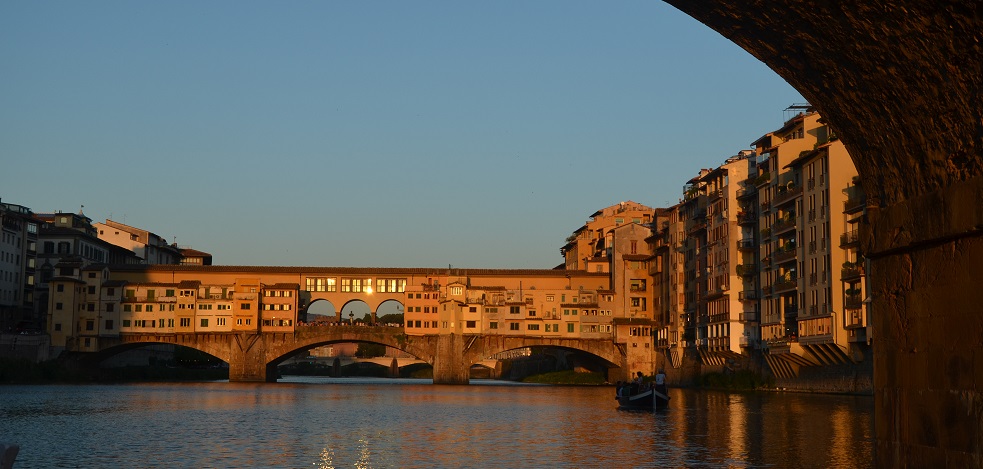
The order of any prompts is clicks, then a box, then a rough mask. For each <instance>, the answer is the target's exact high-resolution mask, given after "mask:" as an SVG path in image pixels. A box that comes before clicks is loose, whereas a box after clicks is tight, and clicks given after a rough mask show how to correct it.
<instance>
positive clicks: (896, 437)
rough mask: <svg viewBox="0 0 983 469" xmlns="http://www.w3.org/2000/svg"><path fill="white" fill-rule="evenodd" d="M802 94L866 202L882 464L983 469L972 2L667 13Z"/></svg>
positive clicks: (714, 2)
mask: <svg viewBox="0 0 983 469" xmlns="http://www.w3.org/2000/svg"><path fill="white" fill-rule="evenodd" d="M665 1H666V3H669V4H671V5H673V6H675V7H676V8H678V9H679V10H681V11H683V12H685V13H687V14H689V15H690V16H692V17H693V18H695V19H696V20H698V21H700V22H702V23H704V24H705V25H707V26H709V27H710V28H712V29H714V30H715V31H717V32H718V33H720V34H721V35H723V36H724V37H726V38H727V39H729V40H731V41H732V42H734V43H735V44H737V45H738V46H740V47H742V48H743V49H745V50H746V51H748V52H749V53H750V54H751V55H753V56H755V57H756V58H758V59H759V60H761V61H762V62H764V63H765V64H766V65H768V66H769V67H770V68H771V69H772V70H774V71H775V72H776V73H778V74H779V75H780V76H781V77H783V78H784V79H785V80H786V81H788V83H789V84H791V85H792V86H793V87H795V88H796V89H797V90H798V91H799V92H800V93H802V95H803V96H804V97H805V98H806V99H808V100H809V102H810V103H811V104H812V105H813V106H815V107H816V108H817V109H818V110H819V112H820V113H821V114H822V116H823V117H824V118H825V119H827V120H828V122H829V123H830V124H831V126H832V127H833V128H835V129H836V130H837V132H838V134H839V135H840V136H841V139H842V140H843V143H844V145H845V146H846V148H847V149H848V150H849V152H850V155H851V157H852V158H853V160H854V162H855V164H856V167H857V170H858V172H859V174H860V177H861V180H862V183H863V186H864V190H865V192H866V193H867V196H868V226H867V227H866V230H865V231H866V232H865V233H863V234H862V237H863V238H864V241H863V244H864V252H865V255H866V257H867V258H868V259H870V260H871V264H870V272H869V273H868V279H869V282H870V284H869V287H870V288H869V291H870V293H871V299H872V302H871V304H870V314H871V323H872V336H873V339H874V341H875V343H874V348H873V351H874V394H875V395H874V398H875V408H876V412H875V425H876V427H877V432H876V449H875V453H876V454H877V458H878V459H877V461H876V462H877V465H878V466H881V467H897V466H902V465H905V464H906V463H908V462H910V461H918V463H917V464H918V465H926V466H930V465H946V464H949V465H952V464H953V462H954V461H959V463H955V464H956V465H966V466H979V465H983V380H981V379H979V377H978V376H979V372H978V371H979V366H976V367H975V369H976V371H973V369H974V367H972V366H968V364H970V363H976V364H979V363H980V362H981V358H980V357H983V344H981V343H980V341H979V340H978V338H979V337H981V336H983V321H981V320H980V315H981V313H980V309H979V307H978V305H977V304H975V302H974V300H973V298H972V295H966V292H970V291H974V289H975V288H976V285H975V282H974V281H973V280H974V279H979V278H983V262H980V260H981V259H983V202H981V201H983V14H981V10H980V5H979V2H978V1H976V0H900V1H895V0H851V1H846V2H839V3H836V4H827V3H821V2H802V1H795V0H786V1H779V2H762V1H757V0H754V1H752V0H736V1H735V0H665Z"/></svg>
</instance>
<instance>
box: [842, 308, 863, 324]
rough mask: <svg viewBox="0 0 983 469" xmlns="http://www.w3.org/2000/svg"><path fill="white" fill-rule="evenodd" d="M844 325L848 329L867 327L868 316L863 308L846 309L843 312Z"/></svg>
mask: <svg viewBox="0 0 983 469" xmlns="http://www.w3.org/2000/svg"><path fill="white" fill-rule="evenodd" d="M843 327H844V328H846V329H856V328H859V327H867V317H866V315H864V310H863V308H848V309H846V310H845V311H844V312H843Z"/></svg>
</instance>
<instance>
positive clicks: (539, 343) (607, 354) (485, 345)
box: [465, 335, 629, 382]
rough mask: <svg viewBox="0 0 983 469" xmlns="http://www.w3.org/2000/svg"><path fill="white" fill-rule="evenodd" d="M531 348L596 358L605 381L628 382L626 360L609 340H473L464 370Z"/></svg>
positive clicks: (487, 337)
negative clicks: (598, 360)
mask: <svg viewBox="0 0 983 469" xmlns="http://www.w3.org/2000/svg"><path fill="white" fill-rule="evenodd" d="M532 347H547V348H554V349H561V350H568V351H575V352H582V353H586V354H588V355H591V356H594V357H597V358H598V359H600V360H601V361H602V362H603V366H605V367H606V368H607V380H608V381H609V382H615V381H619V380H625V379H627V378H628V372H629V370H628V369H627V365H628V364H627V357H626V355H625V353H623V351H622V350H621V349H620V348H618V346H617V345H616V344H615V343H614V342H612V341H610V340H600V339H561V338H542V337H523V336H487V335H486V336H475V340H474V341H473V342H472V343H471V346H470V347H469V348H468V349H467V352H466V354H467V355H466V359H465V364H466V365H467V366H468V367H471V366H474V365H476V364H481V362H482V361H483V360H485V359H486V358H488V357H492V356H495V355H498V354H500V353H503V352H507V351H510V350H517V349H522V348H532Z"/></svg>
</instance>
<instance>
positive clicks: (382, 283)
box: [375, 278, 406, 293]
mask: <svg viewBox="0 0 983 469" xmlns="http://www.w3.org/2000/svg"><path fill="white" fill-rule="evenodd" d="M375 290H376V291H377V292H379V293H403V292H404V291H405V290H406V279H404V278H377V279H375Z"/></svg>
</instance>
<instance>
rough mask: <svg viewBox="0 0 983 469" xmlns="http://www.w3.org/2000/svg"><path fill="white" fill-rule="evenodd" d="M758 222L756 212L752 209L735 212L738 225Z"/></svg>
mask: <svg viewBox="0 0 983 469" xmlns="http://www.w3.org/2000/svg"><path fill="white" fill-rule="evenodd" d="M757 222H758V214H757V213H755V212H754V210H749V211H746V212H737V224H738V225H749V224H754V223H757Z"/></svg>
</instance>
